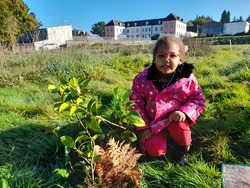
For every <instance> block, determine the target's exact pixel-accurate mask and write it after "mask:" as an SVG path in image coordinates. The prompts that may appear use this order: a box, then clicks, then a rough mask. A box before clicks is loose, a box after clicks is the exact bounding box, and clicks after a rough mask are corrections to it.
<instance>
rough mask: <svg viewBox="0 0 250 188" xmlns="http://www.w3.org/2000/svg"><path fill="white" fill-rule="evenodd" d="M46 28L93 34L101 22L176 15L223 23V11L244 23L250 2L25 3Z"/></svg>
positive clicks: (54, 0) (100, 0)
mask: <svg viewBox="0 0 250 188" xmlns="http://www.w3.org/2000/svg"><path fill="white" fill-rule="evenodd" d="M23 2H24V3H25V4H27V5H28V7H29V8H30V12H34V13H35V14H36V18H37V20H39V21H40V22H42V23H43V26H42V27H43V28H44V27H54V26H61V25H72V27H73V29H81V30H85V31H88V32H89V31H90V30H91V26H92V25H93V24H95V23H97V22H99V21H104V22H105V23H108V22H109V21H110V20H112V19H115V20H120V21H124V22H125V21H128V20H145V19H156V18H164V17H166V16H167V15H168V14H170V13H173V14H176V15H177V16H180V17H181V18H183V19H184V22H187V21H189V20H194V19H195V18H196V16H197V15H198V16H202V15H204V16H210V17H212V18H213V20H215V21H220V18H221V14H222V12H223V10H226V11H230V13H231V20H232V19H233V17H234V16H235V17H236V18H239V17H240V16H242V17H243V19H244V20H245V19H246V18H247V17H248V16H249V15H250V9H249V7H250V0H203V1H200V0H125V1H124V0H123V1H121V0H120V1H119V0H107V1H105V0H23Z"/></svg>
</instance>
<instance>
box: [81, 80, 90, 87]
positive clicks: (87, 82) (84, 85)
mask: <svg viewBox="0 0 250 188" xmlns="http://www.w3.org/2000/svg"><path fill="white" fill-rule="evenodd" d="M89 82H90V79H86V80H84V81H83V82H82V83H81V87H82V88H85V87H86V86H87V85H88V84H89Z"/></svg>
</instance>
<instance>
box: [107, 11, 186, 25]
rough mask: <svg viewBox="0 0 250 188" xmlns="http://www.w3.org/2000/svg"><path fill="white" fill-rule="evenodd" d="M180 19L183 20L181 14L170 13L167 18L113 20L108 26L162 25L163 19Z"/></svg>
mask: <svg viewBox="0 0 250 188" xmlns="http://www.w3.org/2000/svg"><path fill="white" fill-rule="evenodd" d="M170 20H178V21H181V22H183V19H181V18H180V17H179V16H176V15H174V14H172V13H170V14H169V15H168V16H167V17H166V18H157V19H147V20H131V21H127V22H122V21H118V20H111V21H110V22H109V23H107V24H106V26H123V27H136V26H146V25H161V24H162V22H163V21H170Z"/></svg>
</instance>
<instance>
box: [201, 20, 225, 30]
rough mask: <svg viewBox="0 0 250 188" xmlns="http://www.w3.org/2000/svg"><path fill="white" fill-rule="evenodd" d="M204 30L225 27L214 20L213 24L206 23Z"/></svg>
mask: <svg viewBox="0 0 250 188" xmlns="http://www.w3.org/2000/svg"><path fill="white" fill-rule="evenodd" d="M201 27H202V28H207V27H209V28H211V27H223V23H221V22H216V21H214V20H212V21H211V22H208V23H205V24H203V25H202V26H201Z"/></svg>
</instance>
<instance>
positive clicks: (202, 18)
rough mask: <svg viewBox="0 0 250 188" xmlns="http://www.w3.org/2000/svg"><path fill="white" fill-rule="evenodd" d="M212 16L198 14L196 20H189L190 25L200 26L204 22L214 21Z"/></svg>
mask: <svg viewBox="0 0 250 188" xmlns="http://www.w3.org/2000/svg"><path fill="white" fill-rule="evenodd" d="M212 20H213V19H212V17H210V16H206V17H205V16H203V15H202V16H198V15H197V16H196V18H195V20H190V21H188V22H187V25H188V26H198V27H201V26H202V25H203V24H205V23H208V22H210V21H212Z"/></svg>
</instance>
